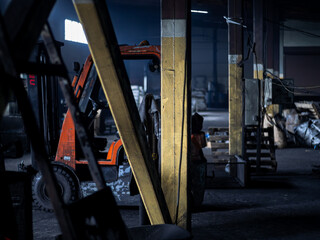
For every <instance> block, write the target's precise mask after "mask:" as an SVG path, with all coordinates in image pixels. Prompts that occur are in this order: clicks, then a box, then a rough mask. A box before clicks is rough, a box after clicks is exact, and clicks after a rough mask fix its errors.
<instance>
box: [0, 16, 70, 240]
mask: <svg viewBox="0 0 320 240" xmlns="http://www.w3.org/2000/svg"><path fill="white" fill-rule="evenodd" d="M8 39H9V37H8V36H7V35H6V33H5V30H4V26H3V22H0V62H1V69H0V70H1V76H2V79H1V81H2V87H7V89H6V90H7V91H10V90H12V92H13V93H14V94H15V96H16V98H17V102H18V106H19V109H20V111H21V115H22V119H23V121H24V126H25V130H26V133H27V135H28V137H29V139H30V142H31V146H32V148H33V150H34V153H35V159H36V160H37V162H38V166H39V169H40V170H41V172H42V174H43V178H44V180H45V182H46V184H47V188H46V189H47V192H48V196H49V197H50V199H51V202H52V205H53V207H54V209H55V213H56V215H57V219H58V221H59V224H60V227H61V231H62V232H63V233H64V236H65V237H66V239H76V237H75V236H76V235H75V232H74V231H73V230H74V229H73V227H72V224H71V221H70V216H69V214H68V212H66V211H65V210H64V207H65V205H64V203H63V200H62V197H61V196H60V194H59V191H58V184H57V181H56V179H55V176H54V174H53V171H52V168H51V167H50V164H49V156H48V153H47V151H46V147H45V141H44V139H43V136H42V134H41V133H40V130H39V127H38V126H37V125H36V122H37V121H36V118H35V115H34V114H33V110H32V107H31V104H30V102H29V99H28V96H27V93H26V91H25V88H24V85H23V82H22V80H21V79H19V78H17V76H18V72H17V71H16V69H15V64H14V59H13V58H12V56H11V54H10V53H11V51H10V50H11V49H10V45H9V43H8ZM4 79H5V81H6V83H3V82H4Z"/></svg>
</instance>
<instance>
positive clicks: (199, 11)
mask: <svg viewBox="0 0 320 240" xmlns="http://www.w3.org/2000/svg"><path fill="white" fill-rule="evenodd" d="M191 12H193V13H203V14H207V13H208V11H202V10H191Z"/></svg>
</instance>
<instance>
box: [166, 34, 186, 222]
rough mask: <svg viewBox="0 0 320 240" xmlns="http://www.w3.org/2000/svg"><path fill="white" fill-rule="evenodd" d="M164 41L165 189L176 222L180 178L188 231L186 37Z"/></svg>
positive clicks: (181, 212) (181, 203) (180, 218)
mask: <svg viewBox="0 0 320 240" xmlns="http://www.w3.org/2000/svg"><path fill="white" fill-rule="evenodd" d="M161 41H162V43H161V44H162V45H161V58H162V59H161V186H162V189H163V192H164V195H165V199H166V201H167V205H168V208H169V212H170V215H171V218H172V221H173V222H175V219H176V211H177V196H178V186H179V175H180V198H179V204H178V205H179V211H178V218H177V219H178V222H177V224H178V225H179V226H181V227H183V228H187V221H188V219H187V211H188V209H187V205H188V198H187V167H188V166H187V162H188V147H187V146H188V141H189V139H188V127H187V114H188V112H187V99H188V96H189V95H190V93H189V92H188V89H187V84H186V83H185V81H187V80H186V74H185V71H186V61H185V60H186V57H185V54H186V38H185V37H162V40H161ZM183 95H185V101H183V98H184V97H183ZM183 115H184V116H183ZM182 132H183V141H182V142H181V134H182ZM181 148H182V157H181V156H180V152H181ZM180 157H181V158H180ZM180 159H181V171H180V170H179V166H180Z"/></svg>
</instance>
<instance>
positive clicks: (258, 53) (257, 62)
mask: <svg viewBox="0 0 320 240" xmlns="http://www.w3.org/2000/svg"><path fill="white" fill-rule="evenodd" d="M263 16H264V14H263V0H255V1H253V42H254V43H255V49H254V50H255V58H254V63H253V78H255V79H260V80H262V79H263V59H264V54H263V52H264V51H263V46H264V40H263V39H264V38H263V37H264V34H263V32H264V31H263V30H264V28H263Z"/></svg>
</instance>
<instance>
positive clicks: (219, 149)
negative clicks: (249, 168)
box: [209, 128, 230, 164]
mask: <svg viewBox="0 0 320 240" xmlns="http://www.w3.org/2000/svg"><path fill="white" fill-rule="evenodd" d="M209 141H210V144H211V150H212V163H214V164H227V163H228V162H229V161H230V155H229V129H228V128H209Z"/></svg>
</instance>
